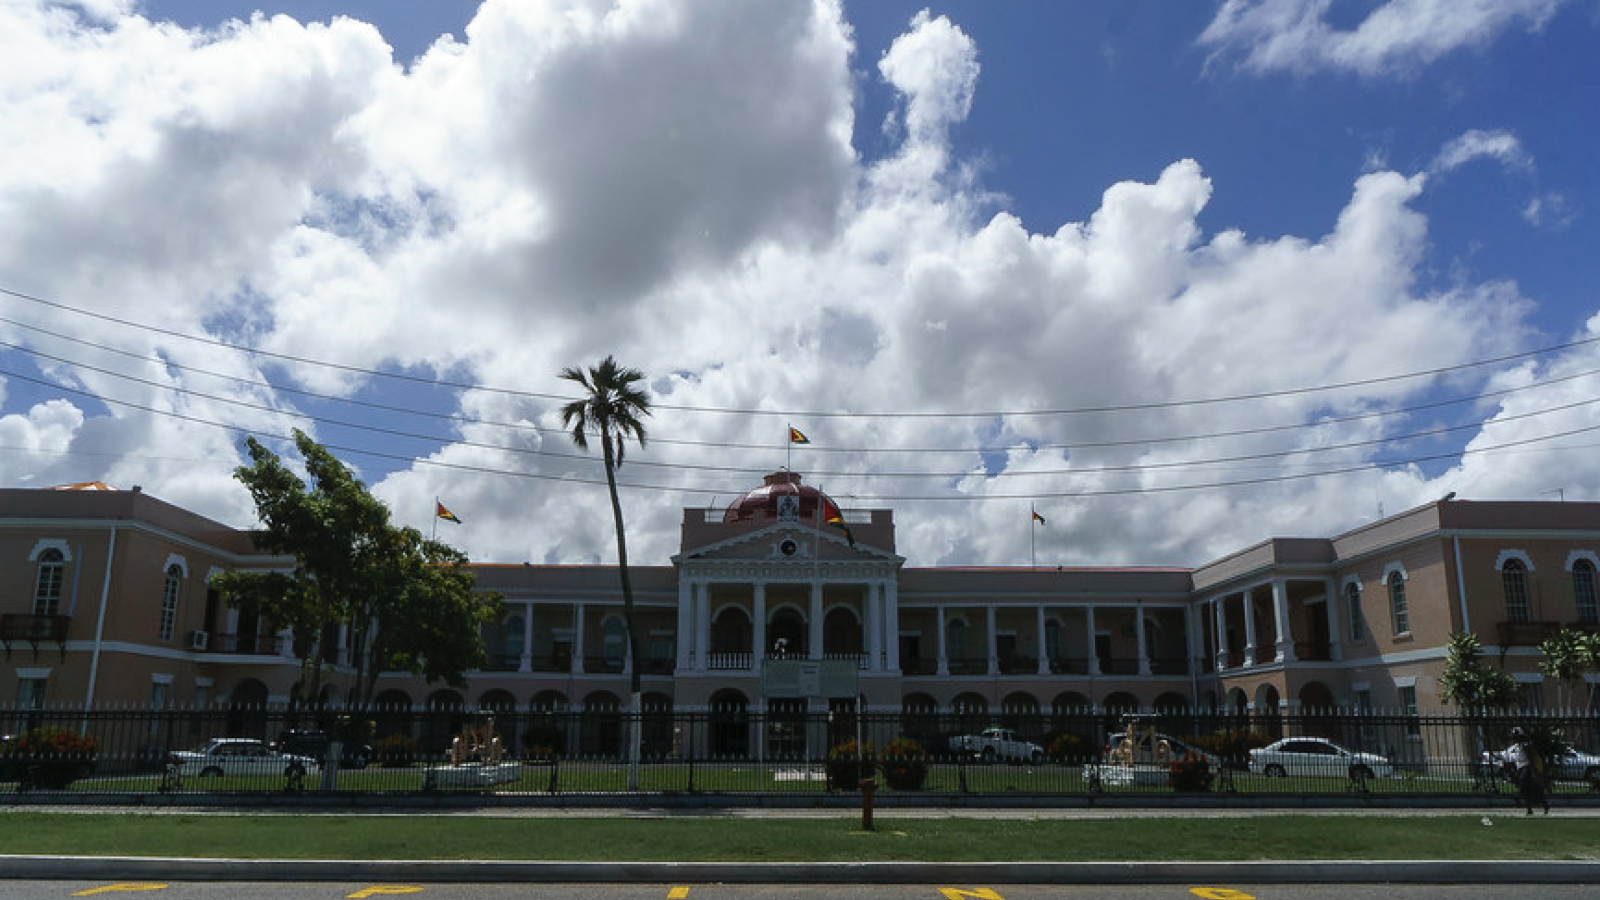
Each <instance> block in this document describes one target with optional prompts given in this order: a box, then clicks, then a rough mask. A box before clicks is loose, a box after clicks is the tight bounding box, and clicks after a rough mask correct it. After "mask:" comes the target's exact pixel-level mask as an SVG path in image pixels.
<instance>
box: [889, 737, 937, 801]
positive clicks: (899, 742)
mask: <svg viewBox="0 0 1600 900" xmlns="http://www.w3.org/2000/svg"><path fill="white" fill-rule="evenodd" d="M879 765H880V767H881V768H882V769H883V782H884V784H887V785H888V786H889V787H891V788H893V789H895V790H897V791H920V790H922V783H923V782H924V781H927V780H928V751H927V750H925V749H923V746H922V745H921V744H919V743H917V742H916V741H914V740H912V739H911V738H908V737H904V736H901V737H897V738H895V739H894V740H893V741H890V742H889V745H888V746H887V747H884V748H883V760H882V761H881V762H880V763H879Z"/></svg>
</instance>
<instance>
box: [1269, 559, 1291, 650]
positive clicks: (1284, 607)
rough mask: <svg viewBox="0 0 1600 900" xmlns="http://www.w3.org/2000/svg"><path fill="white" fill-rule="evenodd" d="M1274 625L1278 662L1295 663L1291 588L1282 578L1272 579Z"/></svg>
mask: <svg viewBox="0 0 1600 900" xmlns="http://www.w3.org/2000/svg"><path fill="white" fill-rule="evenodd" d="M1272 624H1273V628H1274V629H1276V630H1277V632H1278V647H1277V649H1278V653H1277V657H1276V661H1277V662H1294V635H1292V634H1290V633H1289V587H1288V584H1287V583H1286V582H1285V581H1284V580H1283V579H1282V578H1274V579H1272Z"/></svg>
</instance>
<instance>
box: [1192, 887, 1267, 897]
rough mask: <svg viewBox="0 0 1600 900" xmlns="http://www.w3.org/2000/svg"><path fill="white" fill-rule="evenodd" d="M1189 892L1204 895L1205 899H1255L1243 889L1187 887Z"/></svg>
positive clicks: (1198, 895) (1197, 895)
mask: <svg viewBox="0 0 1600 900" xmlns="http://www.w3.org/2000/svg"><path fill="white" fill-rule="evenodd" d="M1189 893H1191V894H1193V895H1195V896H1196V897H1204V898H1205V900H1256V898H1255V897H1252V896H1251V895H1249V894H1246V893H1245V892H1244V891H1236V890H1234V889H1233V888H1219V887H1197V888H1189Z"/></svg>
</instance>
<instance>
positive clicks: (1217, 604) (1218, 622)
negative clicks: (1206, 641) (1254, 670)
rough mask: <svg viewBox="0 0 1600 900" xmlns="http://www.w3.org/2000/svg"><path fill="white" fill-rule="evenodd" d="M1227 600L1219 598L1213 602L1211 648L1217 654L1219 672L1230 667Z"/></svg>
mask: <svg viewBox="0 0 1600 900" xmlns="http://www.w3.org/2000/svg"><path fill="white" fill-rule="evenodd" d="M1226 599H1227V598H1226V597H1218V598H1217V599H1215V600H1212V601H1211V613H1212V615H1211V618H1212V623H1211V630H1212V635H1211V637H1212V641H1211V646H1212V648H1213V649H1215V650H1216V653H1217V671H1218V672H1221V671H1222V670H1223V669H1226V668H1227V667H1228V607H1227V604H1226V603H1224V601H1225V600H1226Z"/></svg>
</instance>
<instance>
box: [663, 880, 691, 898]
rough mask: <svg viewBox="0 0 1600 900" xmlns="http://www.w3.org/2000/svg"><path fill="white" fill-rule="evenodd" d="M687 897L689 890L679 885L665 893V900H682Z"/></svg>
mask: <svg viewBox="0 0 1600 900" xmlns="http://www.w3.org/2000/svg"><path fill="white" fill-rule="evenodd" d="M687 896H689V888H688V887H687V886H686V885H681V884H680V885H678V886H677V887H675V888H673V889H672V890H670V891H667V900H683V898H685V897H687Z"/></svg>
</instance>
